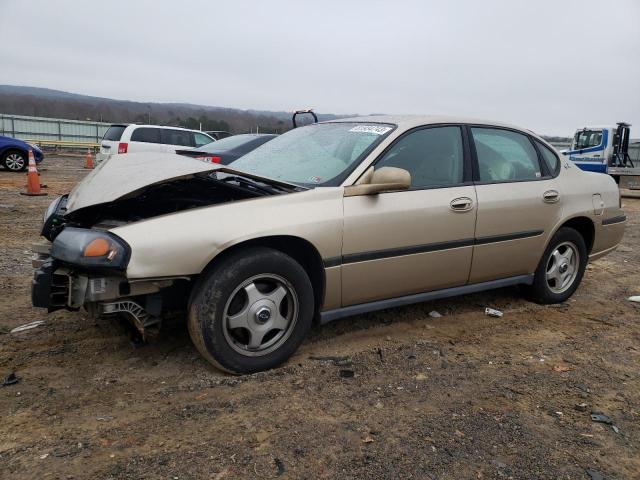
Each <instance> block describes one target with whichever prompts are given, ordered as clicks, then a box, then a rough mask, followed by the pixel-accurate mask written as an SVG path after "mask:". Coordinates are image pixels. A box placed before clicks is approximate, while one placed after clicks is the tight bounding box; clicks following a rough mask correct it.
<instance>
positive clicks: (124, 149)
mask: <svg viewBox="0 0 640 480" xmlns="http://www.w3.org/2000/svg"><path fill="white" fill-rule="evenodd" d="M128 148H129V144H128V143H119V144H118V153H127V149H128Z"/></svg>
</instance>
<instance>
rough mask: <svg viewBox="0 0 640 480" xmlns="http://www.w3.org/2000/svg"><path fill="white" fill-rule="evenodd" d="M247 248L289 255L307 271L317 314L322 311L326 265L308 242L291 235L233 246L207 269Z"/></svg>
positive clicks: (212, 261)
mask: <svg viewBox="0 0 640 480" xmlns="http://www.w3.org/2000/svg"><path fill="white" fill-rule="evenodd" d="M246 247H268V248H273V249H274V250H278V251H280V252H282V253H284V254H286V255H289V256H290V257H291V258H293V259H294V260H295V261H296V262H298V263H299V264H300V265H302V268H304V269H305V271H306V272H307V275H309V279H310V280H311V286H312V287H313V296H314V300H315V307H316V314H317V313H318V312H319V311H320V308H321V307H322V303H323V302H324V289H325V276H324V263H323V261H322V257H321V256H320V253H319V252H318V250H316V248H315V247H314V246H313V245H312V244H311V243H310V242H308V241H307V240H304V239H302V238H300V237H294V236H291V235H276V236H270V237H260V238H254V239H251V240H246V241H244V242H241V243H238V244H236V245H233V246H231V247H229V248H227V249H226V250H224V251H222V252H221V253H219V254H218V255H216V256H215V257H214V259H213V260H211V262H210V263H209V265H208V266H207V267H206V268H209V266H210V265H212V264H215V263H216V262H218V261H220V260H221V259H222V258H224V257H226V256H227V255H230V254H232V253H235V252H237V251H238V250H241V249H243V248H246Z"/></svg>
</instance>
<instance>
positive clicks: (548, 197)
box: [542, 190, 560, 203]
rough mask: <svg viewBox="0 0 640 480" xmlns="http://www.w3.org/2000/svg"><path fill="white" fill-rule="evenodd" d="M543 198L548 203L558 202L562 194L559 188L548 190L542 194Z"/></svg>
mask: <svg viewBox="0 0 640 480" xmlns="http://www.w3.org/2000/svg"><path fill="white" fill-rule="evenodd" d="M542 199H543V200H544V201H545V202H547V203H556V202H557V201H558V200H560V194H559V193H558V191H557V190H547V191H546V192H544V193H543V194H542Z"/></svg>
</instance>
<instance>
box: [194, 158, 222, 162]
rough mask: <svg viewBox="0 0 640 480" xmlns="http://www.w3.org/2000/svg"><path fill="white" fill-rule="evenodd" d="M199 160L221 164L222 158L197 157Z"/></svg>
mask: <svg viewBox="0 0 640 480" xmlns="http://www.w3.org/2000/svg"><path fill="white" fill-rule="evenodd" d="M196 158H197V159H198V160H202V161H203V162H208V163H220V160H221V158H220V157H196Z"/></svg>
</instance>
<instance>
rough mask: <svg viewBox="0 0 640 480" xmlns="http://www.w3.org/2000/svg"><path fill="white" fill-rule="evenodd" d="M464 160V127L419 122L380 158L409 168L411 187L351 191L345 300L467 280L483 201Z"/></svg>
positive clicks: (344, 267) (353, 301)
mask: <svg viewBox="0 0 640 480" xmlns="http://www.w3.org/2000/svg"><path fill="white" fill-rule="evenodd" d="M465 163H466V164H467V165H468V162H465V155H464V148H463V141H462V130H461V127H459V126H439V127H428V128H422V129H418V130H414V131H411V132H409V133H407V134H405V135H403V136H402V137H400V138H399V139H398V140H397V141H396V142H395V143H394V144H393V145H392V146H391V147H390V148H389V149H388V150H387V151H386V152H385V153H384V155H383V156H382V157H381V158H380V159H379V160H378V161H377V162H376V164H375V168H381V167H385V166H392V167H399V168H404V169H405V170H407V171H409V173H410V174H411V189H410V190H407V191H398V192H387V193H381V194H378V195H368V196H357V197H345V199H344V237H343V257H342V288H343V292H342V303H343V305H344V306H347V305H355V304H359V303H366V302H369V301H374V300H380V299H386V298H393V297H399V296H403V295H409V294H413V293H420V292H426V291H430V290H437V289H441V288H447V287H453V286H460V285H464V284H465V283H466V282H467V280H468V277H469V270H470V267H471V257H472V251H473V239H474V229H475V221H476V208H477V201H476V194H475V188H474V186H473V185H470V184H468V183H469V182H465V179H467V178H469V179H470V172H467V171H466V170H468V169H465Z"/></svg>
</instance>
